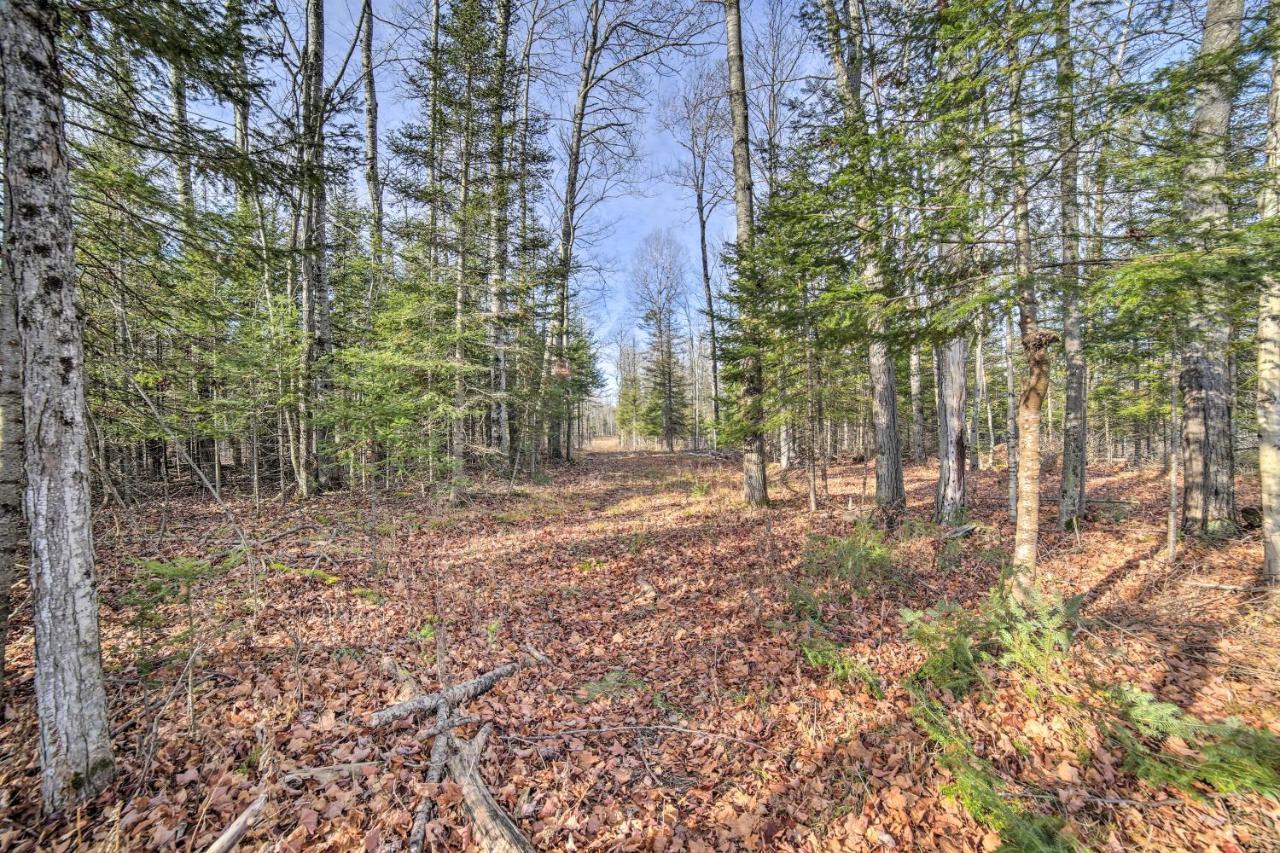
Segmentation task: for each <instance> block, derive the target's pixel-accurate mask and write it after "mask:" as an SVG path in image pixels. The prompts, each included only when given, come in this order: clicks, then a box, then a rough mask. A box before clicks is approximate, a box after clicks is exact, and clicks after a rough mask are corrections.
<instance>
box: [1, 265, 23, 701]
mask: <svg viewBox="0 0 1280 853" xmlns="http://www.w3.org/2000/svg"><path fill="white" fill-rule="evenodd" d="M21 530H22V342H21V340H20V339H19V337H18V300H17V292H16V291H15V290H14V280H13V278H12V277H11V276H9V275H7V274H5V275H0V720H2V719H3V717H4V703H5V692H6V687H7V685H8V682H7V681H6V680H5V641H6V639H7V638H8V635H9V606H10V595H11V593H12V590H13V570H14V564H15V563H16V562H17V558H18V540H19V537H20V534H21Z"/></svg>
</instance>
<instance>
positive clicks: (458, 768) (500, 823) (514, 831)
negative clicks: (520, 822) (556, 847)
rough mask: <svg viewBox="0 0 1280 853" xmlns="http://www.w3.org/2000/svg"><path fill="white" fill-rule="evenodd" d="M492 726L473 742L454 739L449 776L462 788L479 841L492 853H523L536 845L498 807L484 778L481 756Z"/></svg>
mask: <svg viewBox="0 0 1280 853" xmlns="http://www.w3.org/2000/svg"><path fill="white" fill-rule="evenodd" d="M492 730H493V724H492V723H486V724H485V725H484V726H483V727H482V728H481V729H480V732H479V733H478V734H477V735H476V736H475V737H474V738H472V739H471V740H469V741H468V740H463V739H462V738H456V737H451V738H450V740H451V744H452V746H453V749H452V752H451V754H450V755H449V775H450V776H452V777H453V780H454V781H455V782H457V783H458V785H459V787H461V788H462V807H463V808H464V809H465V810H466V812H467V815H468V817H470V818H471V823H472V827H473V829H474V830H475V837H476V841H477V842H479V845H480V847H481V849H483V850H487V851H490V853H523V851H532V850H533V849H534V848H533V845H532V844H530V843H529V841H528V840H527V839H526V838H525V837H524V835H523V834H522V833H521V832H520V829H519V827H517V826H516V823H515V821H513V820H512V819H511V816H510V815H508V814H507V813H506V811H504V810H503V808H502V806H500V805H498V801H497V800H495V799H494V798H493V794H492V793H490V792H489V788H488V787H487V786H486V785H485V783H484V777H482V776H481V775H480V756H481V755H482V754H483V753H484V747H485V744H486V743H487V742H488V740H489V733H490V732H491V731H492Z"/></svg>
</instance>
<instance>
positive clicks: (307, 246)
mask: <svg viewBox="0 0 1280 853" xmlns="http://www.w3.org/2000/svg"><path fill="white" fill-rule="evenodd" d="M324 27H325V23H324V2H323V0H307V46H306V53H305V56H304V59H303V68H304V71H303V75H302V78H303V79H302V86H303V93H302V94H303V97H302V130H303V140H302V145H303V167H304V168H303V180H304V181H305V185H304V201H303V225H302V238H303V246H302V248H303V252H302V325H303V335H304V337H305V339H306V340H305V346H304V352H303V365H302V368H303V369H302V382H301V385H302V387H301V388H300V389H299V390H300V392H299V394H298V398H299V403H298V434H299V443H300V445H301V446H300V448H299V451H300V453H301V456H302V469H303V477H302V478H301V481H300V482H299V484H298V485H299V488H300V489H301V491H302V494H303V496H304V497H305V496H307V495H308V494H310V493H311V492H312V491H313V490H316V489H318V490H320V491H326V490H328V489H331V488H334V487H335V486H336V485H337V479H338V469H337V468H336V466H335V465H334V464H333V460H332V458H331V453H330V444H331V436H330V432H329V429H328V428H327V427H322V426H317V425H316V424H315V423H314V421H315V407H316V405H317V404H318V403H319V402H320V401H321V400H323V399H324V398H325V397H326V396H327V395H328V392H329V388H330V385H331V382H330V378H329V356H330V355H332V353H333V329H332V324H331V322H330V318H329V274H328V266H327V263H326V256H327V252H326V247H327V242H328V240H327V236H326V223H325V219H326V209H327V201H328V191H327V188H326V186H325V184H326V178H325V131H324V124H325V116H324V112H325V103H324V102H325V85H324Z"/></svg>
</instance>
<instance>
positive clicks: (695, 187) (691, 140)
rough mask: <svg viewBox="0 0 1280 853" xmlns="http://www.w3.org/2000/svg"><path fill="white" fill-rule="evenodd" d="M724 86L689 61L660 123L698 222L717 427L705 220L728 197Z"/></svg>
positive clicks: (715, 352) (717, 375) (706, 68)
mask: <svg viewBox="0 0 1280 853" xmlns="http://www.w3.org/2000/svg"><path fill="white" fill-rule="evenodd" d="M724 89H725V87H724V84H723V74H721V73H719V72H718V71H717V69H715V68H714V67H712V66H710V65H697V66H694V69H693V72H692V74H691V75H690V76H689V77H687V78H686V79H685V80H684V81H683V82H682V87H681V89H680V91H679V92H678V93H677V94H676V96H675V97H674V98H673V99H672V100H670V101H669V102H668V103H667V105H666V107H665V110H664V112H663V115H662V122H663V125H664V126H665V127H666V129H667V131H668V132H670V133H671V135H672V136H673V137H674V138H675V140H676V144H677V145H679V146H680V148H681V150H682V151H683V152H684V157H685V159H684V160H683V161H682V162H681V163H679V164H678V165H677V166H675V167H674V168H673V169H672V171H671V178H672V180H673V181H674V182H675V183H676V184H677V185H678V186H680V187H682V188H684V189H687V190H688V191H689V192H690V193H692V194H693V212H694V217H695V218H696V219H697V221H698V252H699V260H700V262H701V270H702V292H703V297H704V299H705V302H706V308H705V311H706V315H707V332H708V335H709V336H710V345H711V413H712V414H711V417H712V423H713V424H714V425H715V426H716V428H719V426H720V366H719V344H718V341H717V338H716V305H715V298H714V295H713V293H712V288H711V261H710V252H709V248H708V245H707V223H708V221H709V220H710V218H711V216H712V214H713V213H714V212H715V210H716V208H717V207H719V206H720V204H721V203H722V202H723V201H725V199H727V198H728V197H729V191H728V187H727V186H726V184H725V181H724V175H723V173H722V170H721V154H722V153H723V150H722V143H723V139H724V136H725V134H726V132H727V131H728V127H729V122H728V117H727V116H726V115H725V112H724V107H725V102H724Z"/></svg>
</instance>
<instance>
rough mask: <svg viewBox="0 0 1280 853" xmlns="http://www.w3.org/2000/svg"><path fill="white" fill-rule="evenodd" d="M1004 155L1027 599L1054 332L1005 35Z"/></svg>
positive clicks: (1020, 587) (1018, 93)
mask: <svg viewBox="0 0 1280 853" xmlns="http://www.w3.org/2000/svg"><path fill="white" fill-rule="evenodd" d="M1008 58H1009V64H1010V69H1011V70H1010V74H1009V160H1010V166H1011V172H1012V175H1011V178H1012V189H1013V225H1014V246H1015V267H1014V275H1015V277H1016V279H1017V299H1018V325H1019V332H1020V333H1021V335H1022V352H1023V354H1024V355H1025V356H1026V359H1027V378H1026V380H1025V381H1024V382H1023V384H1022V393H1021V395H1020V396H1019V398H1018V503H1017V507H1018V517H1017V519H1016V521H1015V526H1014V541H1013V570H1014V579H1013V582H1014V594H1015V595H1016V596H1018V597H1019V598H1022V599H1026V598H1028V597H1029V596H1030V595H1031V593H1032V590H1033V588H1034V584H1035V577H1036V556H1037V554H1036V550H1037V540H1038V537H1039V533H1040V413H1041V408H1042V406H1043V405H1044V400H1045V397H1047V396H1048V394H1049V347H1050V346H1051V345H1052V344H1053V343H1054V342H1055V340H1056V335H1054V334H1053V333H1051V332H1048V331H1045V330H1042V329H1041V328H1040V326H1039V318H1038V311H1039V303H1038V297H1037V294H1036V283H1035V279H1034V278H1033V273H1032V263H1033V259H1032V248H1031V214H1030V211H1029V206H1028V201H1027V195H1028V190H1027V163H1026V151H1025V138H1024V132H1025V131H1024V128H1023V119H1022V64H1021V63H1022V58H1021V57H1020V56H1019V51H1018V47H1017V42H1016V41H1015V40H1014V37H1013V36H1010V43H1009V46H1008Z"/></svg>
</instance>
